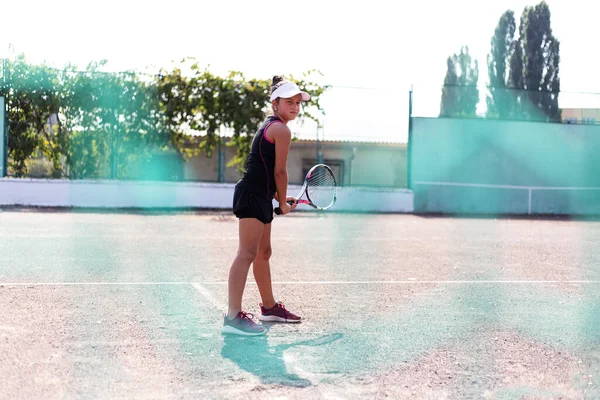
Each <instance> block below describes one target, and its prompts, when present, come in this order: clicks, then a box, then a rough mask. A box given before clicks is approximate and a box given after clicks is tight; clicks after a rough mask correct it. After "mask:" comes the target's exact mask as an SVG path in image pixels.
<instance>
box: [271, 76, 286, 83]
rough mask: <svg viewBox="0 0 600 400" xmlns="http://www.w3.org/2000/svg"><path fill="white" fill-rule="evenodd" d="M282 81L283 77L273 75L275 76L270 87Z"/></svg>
mask: <svg viewBox="0 0 600 400" xmlns="http://www.w3.org/2000/svg"><path fill="white" fill-rule="evenodd" d="M283 81H284V79H283V76H281V75H275V76H274V77H273V81H272V82H271V85H272V86H275V85H277V84H278V83H279V82H283Z"/></svg>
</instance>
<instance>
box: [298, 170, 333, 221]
mask: <svg viewBox="0 0 600 400" xmlns="http://www.w3.org/2000/svg"><path fill="white" fill-rule="evenodd" d="M304 184H305V191H306V198H307V199H308V201H309V202H310V205H311V206H312V207H314V208H316V209H317V210H327V209H328V208H331V207H333V205H334V204H335V202H336V199H337V181H336V179H335V174H334V173H333V171H332V170H331V168H330V167H329V166H327V165H325V164H317V165H315V166H314V167H312V168H311V169H310V170H309V171H308V173H307V174H306V179H305V182H304Z"/></svg>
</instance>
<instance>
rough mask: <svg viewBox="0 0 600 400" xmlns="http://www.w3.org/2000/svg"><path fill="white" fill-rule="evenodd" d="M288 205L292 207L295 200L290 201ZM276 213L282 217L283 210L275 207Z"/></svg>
mask: <svg viewBox="0 0 600 400" xmlns="http://www.w3.org/2000/svg"><path fill="white" fill-rule="evenodd" d="M287 203H288V204H289V205H290V206H291V205H292V204H294V201H293V200H288V201H287ZM274 211H275V214H277V215H281V208H279V207H275V210H274Z"/></svg>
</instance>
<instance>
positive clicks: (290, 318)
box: [222, 76, 310, 336]
mask: <svg viewBox="0 0 600 400" xmlns="http://www.w3.org/2000/svg"><path fill="white" fill-rule="evenodd" d="M308 100H310V95H309V94H308V93H306V92H303V91H301V90H300V89H299V88H298V86H297V85H296V84H295V83H294V82H290V81H287V80H285V79H283V78H282V77H280V76H275V77H273V81H272V84H271V96H270V101H271V106H272V115H269V116H268V117H267V118H266V120H265V121H264V122H263V123H262V124H261V126H260V127H259V129H258V130H257V131H256V134H255V135H254V139H253V140H252V147H251V150H250V154H249V156H248V159H247V160H246V164H245V171H244V174H243V177H242V178H241V179H240V180H239V181H238V183H237V184H236V186H235V191H234V195H233V213H234V214H235V215H236V217H237V218H238V219H239V245H238V252H237V255H236V257H235V259H234V260H233V263H232V265H231V268H230V270H229V282H228V290H229V308H228V312H227V315H225V317H224V322H223V328H222V332H223V333H230V334H238V335H247V336H255V335H262V334H264V333H265V332H266V329H265V327H264V326H263V325H262V324H260V323H256V322H254V320H253V318H254V316H253V315H252V314H250V313H247V312H244V311H243V310H242V297H243V294H244V288H245V286H246V279H247V277H248V270H249V269H250V264H252V265H253V267H252V271H253V273H254V279H255V280H256V283H257V284H258V290H259V292H260V297H261V299H262V303H260V311H261V314H260V315H259V319H260V320H262V321H272V322H300V319H301V318H300V317H299V316H298V315H296V314H294V313H292V312H290V311H288V310H287V309H286V308H285V306H284V305H283V304H281V302H276V301H275V298H274V296H273V288H272V286H271V267H270V265H269V258H270V257H271V222H272V221H273V198H275V200H277V202H278V203H279V207H280V208H281V214H282V215H285V214H287V213H289V212H290V211H292V210H293V209H295V208H296V205H297V204H296V199H295V198H294V197H291V196H287V193H286V191H287V185H288V171H287V159H288V153H289V150H290V144H291V141H292V133H291V131H290V129H289V128H288V126H287V124H288V122H289V121H292V120H294V119H295V118H296V117H297V116H298V113H299V112H300V106H301V103H302V102H303V101H308ZM287 201H292V202H293V203H292V205H290V204H288V203H287Z"/></svg>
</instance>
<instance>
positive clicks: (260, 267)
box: [252, 224, 275, 308]
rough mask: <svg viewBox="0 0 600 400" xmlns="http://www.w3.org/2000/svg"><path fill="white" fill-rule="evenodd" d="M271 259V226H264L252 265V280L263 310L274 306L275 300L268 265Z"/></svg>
mask: <svg viewBox="0 0 600 400" xmlns="http://www.w3.org/2000/svg"><path fill="white" fill-rule="evenodd" d="M269 258H271V224H267V225H265V229H264V230H263V232H262V236H261V237H260V243H259V245H258V254H257V255H256V258H255V259H254V263H253V265H252V272H253V273H254V279H255V280H256V284H257V285H258V291H259V292H260V297H261V299H262V303H263V306H264V307H265V308H272V307H273V306H275V298H274V297H273V287H272V286H271V266H270V265H269Z"/></svg>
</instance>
